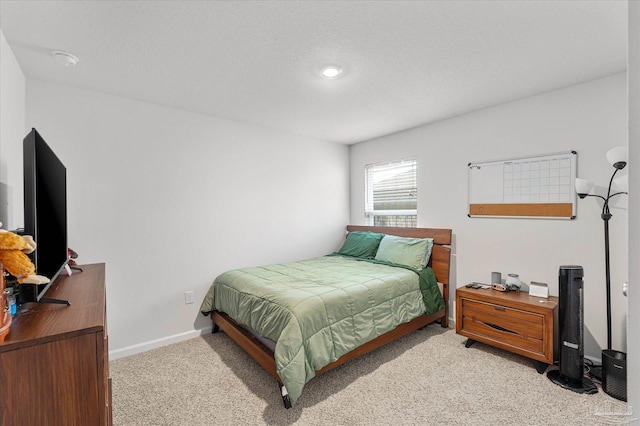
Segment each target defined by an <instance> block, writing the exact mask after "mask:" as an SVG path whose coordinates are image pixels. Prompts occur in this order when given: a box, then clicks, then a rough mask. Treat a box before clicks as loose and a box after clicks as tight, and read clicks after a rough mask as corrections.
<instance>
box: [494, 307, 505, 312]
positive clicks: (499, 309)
mask: <svg viewBox="0 0 640 426" xmlns="http://www.w3.org/2000/svg"><path fill="white" fill-rule="evenodd" d="M494 308H495V310H496V311H504V310H505V309H504V306H494Z"/></svg>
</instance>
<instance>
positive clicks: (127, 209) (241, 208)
mask: <svg viewBox="0 0 640 426" xmlns="http://www.w3.org/2000/svg"><path fill="white" fill-rule="evenodd" d="M27 123H28V125H29V127H35V128H36V129H38V131H39V132H40V134H41V135H42V136H43V138H44V139H45V140H46V141H47V142H48V144H49V145H50V146H51V147H52V149H53V150H54V151H55V152H56V153H57V155H58V156H59V157H60V158H61V159H62V161H63V162H64V163H65V165H66V167H67V180H68V205H69V245H70V247H72V248H73V249H74V250H76V251H77V252H78V253H79V254H80V258H79V261H80V262H81V263H93V262H106V264H107V304H108V324H109V335H110V339H109V342H110V349H111V351H112V354H113V355H114V356H115V357H117V356H121V355H126V354H129V353H133V352H136V351H140V350H145V349H148V348H150V347H153V346H156V345H160V344H163V343H168V342H171V341H175V340H180V339H182V338H186V337H191V336H193V335H195V334H197V333H196V332H194V330H199V329H204V328H206V327H210V324H211V322H210V320H209V319H208V318H205V317H203V316H202V315H200V314H199V313H198V308H199V304H200V302H201V300H202V298H203V297H204V294H205V292H206V291H207V289H208V288H209V286H210V284H211V282H212V281H213V279H214V278H215V277H216V276H217V275H218V274H220V273H222V272H224V271H225V270H228V269H231V268H237V267H242V266H254V265H259V264H267V263H273V262H282V261H289V260H297V259H302V258H308V257H313V256H318V255H324V254H326V253H329V252H331V251H335V250H337V249H338V248H339V247H340V243H341V239H342V238H344V229H345V225H346V224H347V221H348V215H349V195H348V194H349V185H348V179H349V175H348V167H349V164H348V147H346V146H344V145H339V144H334V143H328V142H323V141H317V140H309V139H305V138H303V137H300V136H294V135H291V134H286V133H282V132H278V131H275V130H270V129H265V128H260V127H254V126H250V125H246V124H241V123H237V122H233V121H228V120H224V119H217V118H212V117H207V116H203V115H198V114H194V113H189V112H185V111H181V110H177V109H171V108H166V107H161V106H156V105H152V104H148V103H144V102H138V101H134V100H130V99H125V98H120V97H115V96H110V95H105V94H100V93H96V92H90V91H86V90H80V89H73V88H68V87H64V86H60V85H56V84H52V83H46V82H43V81H38V80H33V79H28V80H27ZM189 290H193V291H195V299H196V303H194V304H190V305H185V303H184V292H185V291H189Z"/></svg>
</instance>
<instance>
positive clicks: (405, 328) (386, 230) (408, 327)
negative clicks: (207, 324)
mask: <svg viewBox="0 0 640 426" xmlns="http://www.w3.org/2000/svg"><path fill="white" fill-rule="evenodd" d="M347 231H348V232H351V231H371V232H379V233H382V234H389V235H396V236H399V237H413V238H433V242H434V244H433V250H432V252H431V258H430V259H429V265H428V266H430V267H431V268H432V269H433V271H434V272H435V275H436V278H437V279H438V282H439V283H440V284H441V285H442V296H443V297H444V300H445V308H444V309H442V310H440V311H438V312H436V313H434V314H430V315H426V314H425V315H421V316H420V317H418V318H416V319H414V320H412V321H409V322H407V323H404V324H400V325H399V326H397V327H396V328H395V329H393V330H391V331H389V332H387V333H385V334H382V335H380V336H378V337H376V338H375V339H373V340H371V341H369V342H367V343H365V344H364V345H362V346H360V347H358V348H356V349H354V350H353V351H351V352H348V353H346V354H344V355H343V356H341V357H340V358H339V359H338V360H336V361H334V362H332V363H331V364H329V365H327V366H325V367H323V368H322V369H320V370H318V371H316V376H317V375H319V374H321V373H324V372H326V371H329V370H331V369H333V368H335V367H337V366H339V365H341V364H344V363H345V362H347V361H349V360H352V359H354V358H356V357H359V356H361V355H364V354H366V353H368V352H371V351H372V350H374V349H377V348H379V347H381V346H383V345H386V344H387V343H389V342H392V341H394V340H396V339H399V338H400V337H402V336H405V335H407V334H409V333H411V332H412V331H414V330H417V329H420V328H422V327H425V326H426V325H429V324H431V323H433V322H434V321H437V320H440V325H441V326H442V327H443V328H448V326H449V268H450V261H451V249H450V248H449V247H448V246H450V245H451V229H440V228H390V227H374V226H352V225H349V226H347ZM211 319H212V320H213V333H216V332H218V331H219V330H222V331H224V332H225V333H226V334H227V335H228V336H229V337H230V338H231V339H232V340H233V341H235V342H236V343H237V344H238V345H240V347H241V348H242V349H244V350H245V351H246V352H247V353H248V354H249V355H250V356H251V357H252V358H253V359H255V360H256V361H257V362H258V364H260V365H261V366H262V367H263V368H264V369H265V370H267V371H268V372H269V374H271V375H272V376H273V377H274V378H275V379H276V380H277V381H278V383H279V385H280V387H281V389H282V387H283V386H282V381H281V380H280V377H279V376H278V373H277V371H276V362H275V359H274V356H273V351H272V350H271V349H269V348H268V347H267V346H266V345H265V344H264V343H262V342H261V341H260V340H258V338H256V337H255V336H254V335H253V334H251V333H250V332H249V331H247V330H246V329H244V328H243V327H242V326H241V325H240V324H238V323H237V322H235V321H234V320H233V319H231V318H230V317H229V316H228V315H226V314H225V313H223V312H218V311H213V312H212V313H211ZM283 402H284V405H285V407H286V408H290V407H291V402H290V401H288V395H286V394H285V393H284V392H283Z"/></svg>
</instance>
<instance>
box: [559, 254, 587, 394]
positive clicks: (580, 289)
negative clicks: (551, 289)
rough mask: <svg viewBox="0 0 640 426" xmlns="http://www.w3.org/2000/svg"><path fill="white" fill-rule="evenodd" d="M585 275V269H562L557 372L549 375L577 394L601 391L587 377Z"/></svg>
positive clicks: (572, 266)
mask: <svg viewBox="0 0 640 426" xmlns="http://www.w3.org/2000/svg"><path fill="white" fill-rule="evenodd" d="M583 276H584V272H583V270H582V266H577V265H566V266H561V267H560V271H559V274H558V290H559V298H558V299H559V301H558V302H559V306H558V323H559V324H558V330H559V333H558V337H559V339H560V341H559V342H558V345H557V347H558V348H559V352H560V354H559V357H558V367H559V369H558V370H552V371H549V373H547V377H548V378H549V380H551V381H552V382H554V383H555V384H557V385H560V386H562V387H563V388H566V389H570V390H572V391H574V392H578V393H587V394H592V393H596V392H598V388H597V387H596V386H595V385H594V384H593V382H592V381H591V380H590V379H589V378H587V377H585V376H584V282H583V280H582V277H583Z"/></svg>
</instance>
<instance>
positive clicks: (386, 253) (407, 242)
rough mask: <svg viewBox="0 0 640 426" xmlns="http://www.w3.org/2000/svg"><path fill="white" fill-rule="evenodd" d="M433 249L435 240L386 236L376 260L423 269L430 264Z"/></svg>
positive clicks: (381, 242)
mask: <svg viewBox="0 0 640 426" xmlns="http://www.w3.org/2000/svg"><path fill="white" fill-rule="evenodd" d="M432 248H433V238H404V237H396V236H395V235H385V236H384V238H383V239H382V241H380V246H379V247H378V252H377V253H376V260H379V261H381V262H389V263H395V264H396V265H405V266H410V267H412V268H415V269H422V268H424V267H425V266H427V263H429V257H431V249H432Z"/></svg>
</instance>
